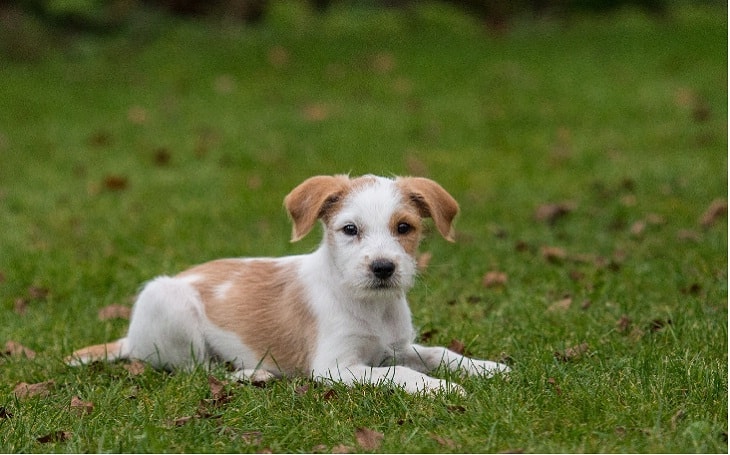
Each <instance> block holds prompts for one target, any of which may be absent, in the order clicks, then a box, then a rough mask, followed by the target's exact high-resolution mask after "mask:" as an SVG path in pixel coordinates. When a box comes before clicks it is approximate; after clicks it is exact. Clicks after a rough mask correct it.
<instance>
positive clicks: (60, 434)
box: [36, 430, 73, 444]
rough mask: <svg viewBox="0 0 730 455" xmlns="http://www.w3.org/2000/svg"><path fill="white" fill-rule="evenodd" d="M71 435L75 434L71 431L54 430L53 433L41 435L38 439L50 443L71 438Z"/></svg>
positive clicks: (42, 442)
mask: <svg viewBox="0 0 730 455" xmlns="http://www.w3.org/2000/svg"><path fill="white" fill-rule="evenodd" d="M71 436H73V433H71V432H70V431H62V430H59V431H54V432H53V433H49V434H47V435H44V436H41V437H40V438H37V439H36V441H38V442H40V443H41V444H48V443H52V442H64V441H68V440H69V439H71Z"/></svg>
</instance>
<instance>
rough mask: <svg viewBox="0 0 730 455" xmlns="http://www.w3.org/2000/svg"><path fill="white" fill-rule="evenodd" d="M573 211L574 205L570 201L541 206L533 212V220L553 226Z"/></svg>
mask: <svg viewBox="0 0 730 455" xmlns="http://www.w3.org/2000/svg"><path fill="white" fill-rule="evenodd" d="M573 210H575V203H574V202H570V201H566V202H560V203H558V204H543V205H541V206H539V207H538V208H537V209H536V210H535V219H536V220H537V221H540V222H543V223H548V224H554V223H555V222H556V221H558V220H559V219H560V218H563V217H564V216H565V215H567V214H569V213H570V212H572V211H573Z"/></svg>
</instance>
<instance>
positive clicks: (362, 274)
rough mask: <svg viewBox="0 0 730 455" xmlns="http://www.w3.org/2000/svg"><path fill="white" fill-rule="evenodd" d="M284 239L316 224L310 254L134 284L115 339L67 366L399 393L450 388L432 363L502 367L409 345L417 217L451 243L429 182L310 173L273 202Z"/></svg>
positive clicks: (464, 368) (484, 369)
mask: <svg viewBox="0 0 730 455" xmlns="http://www.w3.org/2000/svg"><path fill="white" fill-rule="evenodd" d="M284 205H285V206H286V209H287V211H288V212H289V215H290V217H291V220H292V222H293V233H292V241H297V240H299V239H301V238H302V237H304V236H305V235H306V234H307V233H308V232H309V231H310V230H311V229H312V228H313V227H314V225H315V224H316V223H317V221H318V220H321V222H322V223H323V225H324V239H323V240H322V243H321V244H320V246H319V248H318V249H317V250H315V251H314V252H313V253H311V254H305V255H298V256H288V257H282V258H256V259H221V260H216V261H212V262H208V263H205V264H202V265H198V266H196V267H193V268H191V269H189V270H187V271H184V272H182V273H180V274H178V275H176V276H174V277H167V276H162V277H159V278H156V279H154V280H152V281H150V282H149V283H147V285H146V286H144V288H143V289H142V291H141V293H140V295H139V297H138V298H137V301H136V303H135V305H134V308H133V311H132V317H131V322H130V326H129V330H128V332H127V336H126V337H124V338H121V339H119V340H117V341H114V342H111V343H107V344H102V345H96V346H90V347H86V348H83V349H80V350H78V351H76V352H74V353H73V354H72V355H71V356H70V357H69V358H68V359H67V362H68V363H69V364H71V365H80V364H83V363H87V362H91V361H96V360H107V361H112V360H116V359H129V358H134V359H141V360H143V361H146V362H149V363H150V364H152V365H153V366H155V367H157V368H166V369H173V368H189V367H192V366H194V365H196V364H202V365H208V364H209V362H213V361H220V362H228V363H229V364H231V365H233V366H234V368H235V372H234V373H233V375H234V376H236V377H237V378H239V379H249V380H253V381H264V380H267V379H270V378H273V377H277V376H293V375H300V376H306V377H312V378H314V379H315V380H319V381H338V382H342V383H345V384H366V383H371V384H387V385H392V386H397V387H402V388H403V389H405V390H406V391H408V392H411V393H416V392H424V391H450V390H451V391H457V392H460V393H463V390H462V389H461V387H460V386H458V385H456V384H453V383H450V382H447V381H445V380H441V379H437V378H433V377H430V376H428V375H426V374H425V373H426V372H428V371H431V370H434V369H436V368H438V367H439V366H442V365H443V366H444V367H446V368H448V369H450V370H454V371H457V370H458V371H460V372H462V373H463V374H471V375H482V376H485V377H489V376H492V375H494V374H495V373H500V372H501V373H504V372H508V371H509V368H508V367H507V366H505V365H502V364H499V363H495V362H490V361H485V360H476V359H471V358H468V357H464V356H462V355H459V354H457V353H455V352H452V351H450V350H448V349H445V348H442V347H424V346H421V345H418V344H414V343H413V340H414V338H415V332H414V329H413V326H412V323H411V313H410V310H409V308H408V303H407V302H406V292H407V291H408V290H409V289H410V288H411V287H412V286H413V281H414V276H415V274H416V261H415V255H416V248H417V246H418V243H419V241H420V238H421V234H422V229H423V227H422V219H423V218H425V217H430V218H432V219H433V222H434V225H435V227H436V229H437V230H438V232H439V233H440V234H441V235H442V236H443V237H444V238H446V239H447V240H449V241H453V240H454V231H453V227H452V223H453V220H454V217H455V216H456V215H457V213H458V211H459V206H458V204H457V202H456V201H455V200H454V198H453V197H451V195H449V194H448V193H447V192H446V191H445V190H444V189H443V188H442V187H441V186H439V185H438V184H437V183H436V182H434V181H432V180H429V179H425V178H413V177H407V178H402V177H398V178H395V179H389V178H383V177H376V176H371V175H366V176H362V177H359V178H349V177H348V176H343V175H338V176H318V177H312V178H310V179H308V180H306V181H304V182H303V183H302V184H300V185H299V186H297V187H296V188H294V190H292V192H291V193H289V194H288V195H287V196H286V198H285V199H284Z"/></svg>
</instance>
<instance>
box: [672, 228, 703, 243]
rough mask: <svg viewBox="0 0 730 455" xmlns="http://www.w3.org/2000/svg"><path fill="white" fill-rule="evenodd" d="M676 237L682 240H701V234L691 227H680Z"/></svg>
mask: <svg viewBox="0 0 730 455" xmlns="http://www.w3.org/2000/svg"><path fill="white" fill-rule="evenodd" d="M677 239H679V240H681V241H684V242H699V241H700V240H702V236H701V235H700V234H699V232H697V231H693V230H691V229H680V230H679V231H678V232H677Z"/></svg>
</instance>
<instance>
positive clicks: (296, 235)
mask: <svg viewBox="0 0 730 455" xmlns="http://www.w3.org/2000/svg"><path fill="white" fill-rule="evenodd" d="M349 184H350V179H349V177H347V176H346V175H336V176H317V177H311V178H308V179H307V180H305V181H304V182H302V183H301V184H299V186H297V187H296V188H294V189H293V190H292V191H291V193H289V194H287V196H286V197H285V198H284V207H286V210H287V212H289V217H290V218H291V220H292V223H293V224H294V225H293V227H292V237H291V241H292V242H296V241H297V240H300V239H301V238H302V237H304V236H305V235H307V234H308V233H309V231H311V230H312V228H313V227H314V223H316V222H317V220H318V219H320V218H325V217H327V215H328V214H330V213H332V212H333V211H334V209H335V208H336V207H337V205H338V204H339V202H341V200H342V196H343V195H344V193H345V191H346V190H347V188H348V187H349Z"/></svg>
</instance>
